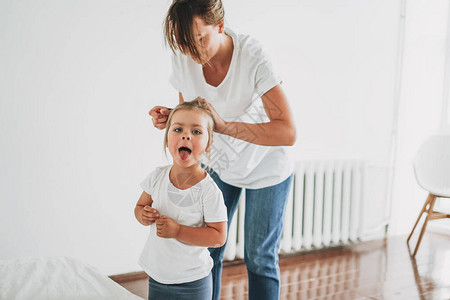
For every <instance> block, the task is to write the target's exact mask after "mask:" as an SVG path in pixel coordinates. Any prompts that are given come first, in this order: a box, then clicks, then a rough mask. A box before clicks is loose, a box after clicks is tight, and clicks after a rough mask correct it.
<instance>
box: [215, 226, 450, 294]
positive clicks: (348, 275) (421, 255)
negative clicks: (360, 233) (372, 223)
mask: <svg viewBox="0 0 450 300" xmlns="http://www.w3.org/2000/svg"><path fill="white" fill-rule="evenodd" d="M233 268H234V269H233ZM280 269H281V282H282V285H281V297H280V299H408V300H410V299H411V300H414V299H420V300H422V299H426V300H428V299H433V300H434V299H439V300H441V299H442V300H444V299H450V237H449V236H441V235H437V234H426V235H425V236H424V238H423V241H422V245H421V246H420V249H419V252H418V253H417V255H416V258H415V259H414V258H412V257H411V256H410V254H409V250H408V246H407V244H406V237H404V236H401V237H391V238H389V239H388V240H380V241H371V242H366V243H359V244H354V245H352V246H349V247H341V248H336V249H333V250H328V251H319V252H315V253H314V252H313V253H305V254H303V255H300V256H296V257H289V258H283V259H282V260H281V261H280ZM228 272H229V274H227V275H226V276H224V278H223V281H222V282H223V283H222V297H221V299H238V300H239V299H247V297H248V287H247V276H246V271H245V267H244V266H235V267H228Z"/></svg>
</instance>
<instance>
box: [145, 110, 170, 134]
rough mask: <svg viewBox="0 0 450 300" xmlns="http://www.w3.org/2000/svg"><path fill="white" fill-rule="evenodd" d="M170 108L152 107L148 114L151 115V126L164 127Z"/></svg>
mask: <svg viewBox="0 0 450 300" xmlns="http://www.w3.org/2000/svg"><path fill="white" fill-rule="evenodd" d="M170 111H171V109H170V108H167V107H164V106H155V107H153V108H152V109H151V110H150V111H149V112H148V114H149V115H150V116H151V117H152V122H153V126H155V127H156V128H158V129H164V128H166V123H167V118H168V117H169V115H170Z"/></svg>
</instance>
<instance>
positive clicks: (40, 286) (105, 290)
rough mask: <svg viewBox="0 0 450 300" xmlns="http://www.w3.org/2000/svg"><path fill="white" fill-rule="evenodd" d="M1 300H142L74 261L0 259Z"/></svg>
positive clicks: (70, 259)
mask: <svg viewBox="0 0 450 300" xmlns="http://www.w3.org/2000/svg"><path fill="white" fill-rule="evenodd" d="M0 299H1V300H22V299H23V300H25V299H27V300H28V299H33V300H35V299H36V300H72V299H73V300H75V299H77V300H91V299H92V300H103V299H117V300H119V299H120V300H121V299H123V300H139V299H140V300H142V299H143V298H140V297H138V296H136V295H134V294H132V293H130V292H129V291H128V290H126V289H125V288H123V287H122V286H120V285H119V284H117V283H115V282H114V281H113V280H111V279H110V278H109V277H108V276H106V275H103V274H101V273H100V272H99V271H97V270H96V269H95V268H93V267H91V266H89V265H87V264H85V263H83V262H81V261H79V260H77V259H73V258H68V257H61V258H25V259H12V260H0Z"/></svg>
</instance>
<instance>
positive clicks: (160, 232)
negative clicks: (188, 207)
mask: <svg viewBox="0 0 450 300" xmlns="http://www.w3.org/2000/svg"><path fill="white" fill-rule="evenodd" d="M180 228H181V225H180V224H178V223H177V222H176V221H175V220H173V219H171V218H169V217H168V216H161V218H159V219H158V220H156V235H157V236H159V237H162V238H167V239H168V238H174V239H176V238H177V237H178V233H179V232H180Z"/></svg>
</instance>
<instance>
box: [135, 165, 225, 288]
mask: <svg viewBox="0 0 450 300" xmlns="http://www.w3.org/2000/svg"><path fill="white" fill-rule="evenodd" d="M171 167H172V166H171V165H169V166H165V167H159V168H157V169H156V170H154V171H153V172H152V173H150V174H149V175H148V176H147V177H146V178H145V179H144V181H142V183H141V187H142V189H143V190H144V191H145V192H146V193H147V194H149V195H151V196H152V200H153V204H152V207H153V208H155V209H156V210H158V212H159V214H160V215H161V216H162V215H166V216H169V217H170V218H172V219H174V220H175V221H177V222H178V223H179V224H182V225H186V226H191V227H202V226H205V222H206V223H209V222H211V223H213V222H225V221H227V209H226V207H225V204H224V201H223V196H222V192H221V191H220V189H219V188H218V187H217V185H216V183H215V182H214V180H213V179H212V178H211V177H210V176H209V174H207V175H206V177H205V178H204V179H203V180H202V181H200V182H199V183H197V184H196V185H194V186H192V187H191V188H188V189H185V190H180V189H177V188H176V187H175V186H174V185H173V184H172V183H171V182H170V180H169V173H170V170H171ZM139 265H140V266H141V267H142V268H143V269H144V271H145V272H146V273H147V274H148V275H149V276H150V277H151V278H153V279H154V280H156V281H158V282H160V283H164V284H175V283H184V282H191V281H195V280H198V279H201V278H204V277H206V276H207V275H209V273H210V272H211V269H212V266H213V261H212V259H211V257H210V255H209V251H208V249H207V248H206V247H199V246H193V245H188V244H185V243H182V242H179V241H178V240H176V239H167V238H161V237H158V236H157V235H156V224H152V225H150V234H149V236H148V239H147V242H146V244H145V246H144V249H143V250H142V253H141V256H140V258H139Z"/></svg>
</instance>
